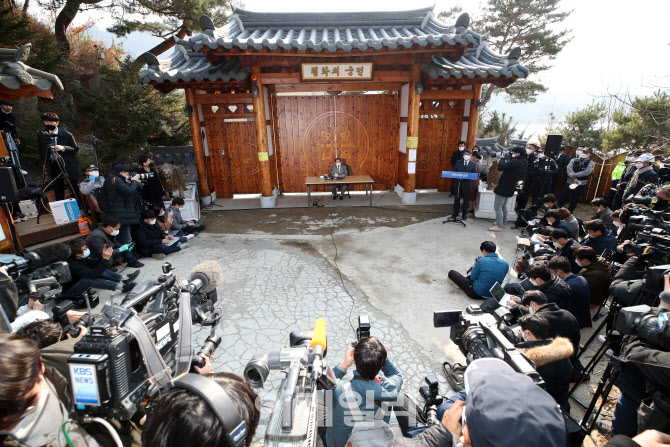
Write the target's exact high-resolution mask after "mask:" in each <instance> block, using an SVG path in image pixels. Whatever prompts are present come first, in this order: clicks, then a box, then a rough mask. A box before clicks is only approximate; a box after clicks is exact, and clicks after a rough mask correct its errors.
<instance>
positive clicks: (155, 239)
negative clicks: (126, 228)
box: [133, 221, 167, 256]
mask: <svg viewBox="0 0 670 447" xmlns="http://www.w3.org/2000/svg"><path fill="white" fill-rule="evenodd" d="M165 236H167V234H166V233H163V232H162V231H161V229H160V227H159V226H158V224H157V223H155V224H153V225H149V224H148V223H146V222H144V221H142V223H141V224H140V225H138V226H137V227H135V232H134V234H133V240H134V241H135V243H136V244H137V251H139V252H140V253H141V254H142V256H151V254H152V252H151V249H152V248H153V247H155V246H157V245H161V244H162V243H163V239H164V238H165Z"/></svg>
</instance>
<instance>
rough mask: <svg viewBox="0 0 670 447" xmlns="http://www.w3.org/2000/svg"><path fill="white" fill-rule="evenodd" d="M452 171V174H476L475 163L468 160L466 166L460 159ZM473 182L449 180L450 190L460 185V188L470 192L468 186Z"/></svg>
mask: <svg viewBox="0 0 670 447" xmlns="http://www.w3.org/2000/svg"><path fill="white" fill-rule="evenodd" d="M452 171H454V172H469V173H475V174H476V173H477V163H475V162H474V161H472V159H470V160H468V162H467V164H466V162H465V160H463V159H461V160H458V161H457V162H456V165H455V166H454V167H453V168H452ZM474 181H475V180H465V179H463V180H461V179H451V182H452V183H451V185H452V188H453V187H454V186H456V185H458V184H460V186H461V188H462V189H464V190H466V191H470V186H472V183H473V182H474Z"/></svg>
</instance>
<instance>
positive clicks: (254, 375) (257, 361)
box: [244, 356, 270, 388]
mask: <svg viewBox="0 0 670 447" xmlns="http://www.w3.org/2000/svg"><path fill="white" fill-rule="evenodd" d="M269 374H270V368H269V367H268V363H267V357H266V356H262V357H254V358H253V359H252V360H251V361H250V362H249V363H247V366H246V368H244V378H245V379H247V380H248V381H249V383H251V386H253V387H254V388H262V387H263V383H265V379H267V378H268V375H269Z"/></svg>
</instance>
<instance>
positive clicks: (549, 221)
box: [547, 219, 556, 227]
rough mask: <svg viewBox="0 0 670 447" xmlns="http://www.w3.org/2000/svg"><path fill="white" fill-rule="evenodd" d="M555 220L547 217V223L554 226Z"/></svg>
mask: <svg viewBox="0 0 670 447" xmlns="http://www.w3.org/2000/svg"><path fill="white" fill-rule="evenodd" d="M554 222H556V221H555V220H554V219H547V223H548V224H549V225H551V226H552V227H553V226H554Z"/></svg>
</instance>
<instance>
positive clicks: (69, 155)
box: [37, 127, 81, 182]
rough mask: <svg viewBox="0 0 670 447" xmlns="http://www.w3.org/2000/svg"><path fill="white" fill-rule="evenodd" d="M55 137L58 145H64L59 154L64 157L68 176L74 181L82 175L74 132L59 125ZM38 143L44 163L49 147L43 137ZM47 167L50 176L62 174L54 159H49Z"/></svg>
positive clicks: (41, 160) (41, 161) (41, 159)
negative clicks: (44, 142)
mask: <svg viewBox="0 0 670 447" xmlns="http://www.w3.org/2000/svg"><path fill="white" fill-rule="evenodd" d="M53 137H55V140H56V141H55V144H56V145H59V146H63V150H62V151H58V154H59V155H60V156H61V157H63V162H64V163H65V172H66V173H67V176H68V178H69V179H70V180H71V181H72V182H76V180H77V179H78V178H79V177H81V169H80V168H79V158H77V152H79V147H77V142H76V141H75V140H74V137H73V136H72V134H71V133H70V132H68V131H67V130H65V129H63V128H62V127H58V133H57V134H55V135H52V138H51V139H52V140H53V139H54V138H53ZM37 143H38V154H39V157H40V158H39V159H40V163H44V159H45V155H46V152H47V148H46V147H44V146H45V145H44V144H43V142H42V141H41V139H38V141H37ZM45 168H46V169H47V171H48V172H49V176H51V178H54V177H56V176H57V175H58V174H60V168H59V167H58V164H57V163H56V161H54V160H49V159H48V160H47V162H46V166H45Z"/></svg>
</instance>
